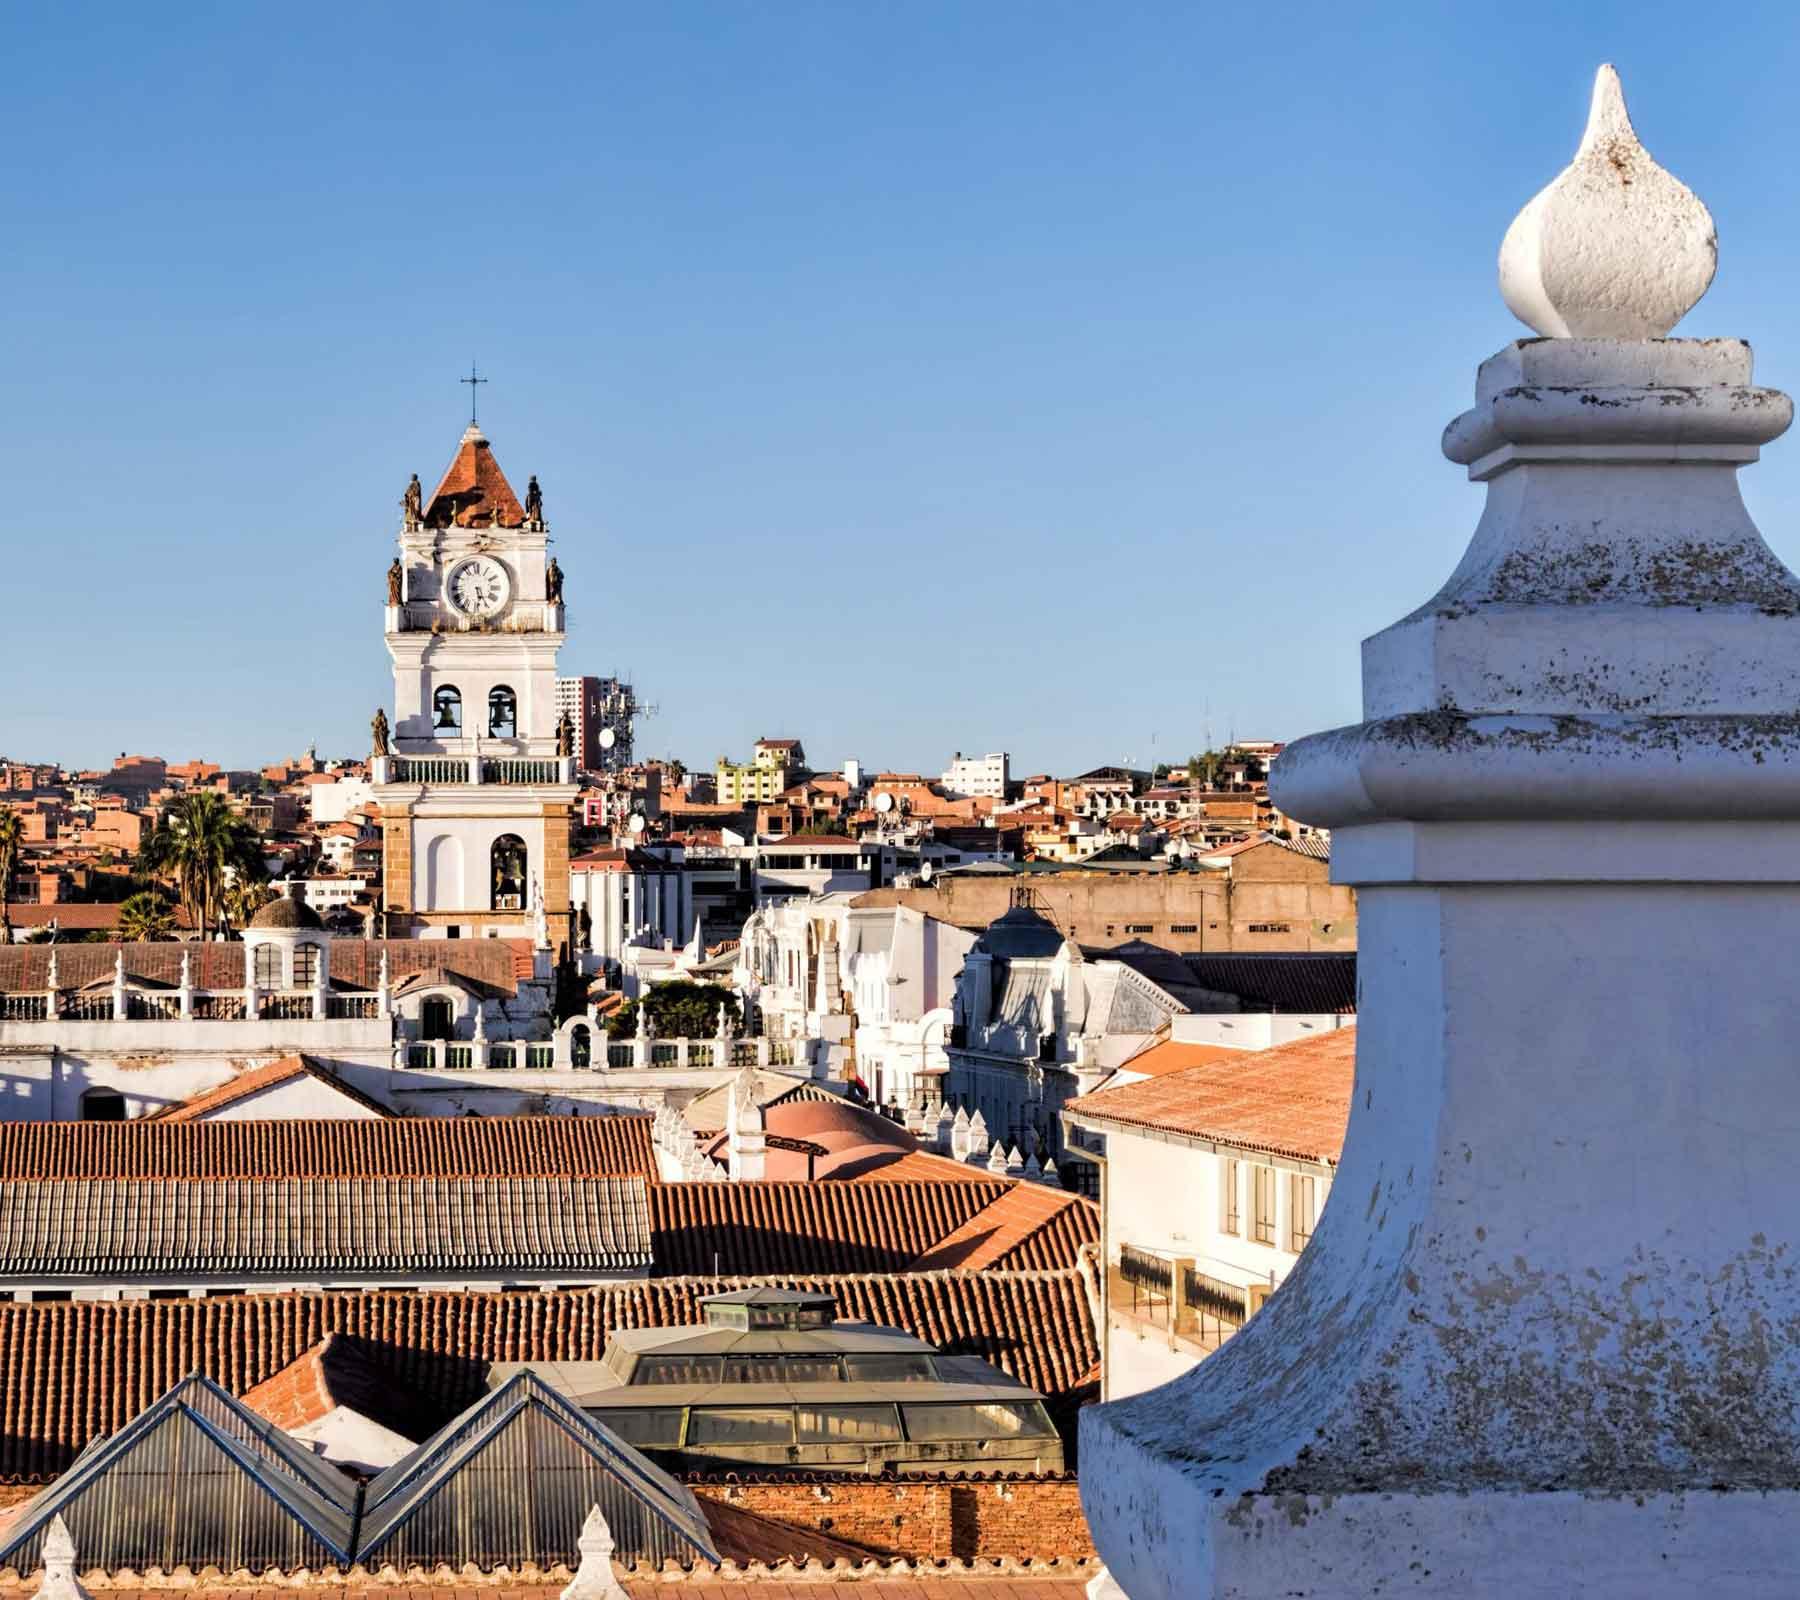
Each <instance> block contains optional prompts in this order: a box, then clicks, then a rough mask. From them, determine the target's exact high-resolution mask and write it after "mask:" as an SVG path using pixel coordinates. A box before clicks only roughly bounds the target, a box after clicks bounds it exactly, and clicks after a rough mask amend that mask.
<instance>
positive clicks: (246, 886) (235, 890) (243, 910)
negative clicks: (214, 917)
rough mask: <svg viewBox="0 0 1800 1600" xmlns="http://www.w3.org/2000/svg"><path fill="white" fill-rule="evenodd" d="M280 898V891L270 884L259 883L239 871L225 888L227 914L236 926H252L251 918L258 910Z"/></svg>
mask: <svg viewBox="0 0 1800 1600" xmlns="http://www.w3.org/2000/svg"><path fill="white" fill-rule="evenodd" d="M279 898H280V895H279V893H278V892H277V891H276V890H275V889H273V888H271V887H270V886H269V885H268V884H266V883H258V882H256V881H254V880H253V879H250V878H246V877H245V876H243V874H242V873H239V874H238V875H236V876H235V877H233V878H232V880H231V883H230V885H229V887H227V889H226V890H225V915H226V917H227V918H228V919H229V920H230V921H231V923H232V924H233V925H234V926H236V927H239V928H247V927H249V926H250V919H251V918H252V917H253V916H255V915H256V913H257V912H259V911H261V910H262V908H263V907H264V906H266V905H267V904H268V903H269V902H270V901H271V900H276V899H279Z"/></svg>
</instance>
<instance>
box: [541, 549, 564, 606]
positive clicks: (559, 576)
mask: <svg viewBox="0 0 1800 1600" xmlns="http://www.w3.org/2000/svg"><path fill="white" fill-rule="evenodd" d="M562 594H563V569H562V568H561V567H559V566H558V565H557V564H556V557H555V556H552V557H551V558H550V564H549V565H548V566H546V567H545V568H544V597H545V598H546V599H547V600H548V601H549V602H550V604H551V605H553V606H559V605H561V604H562Z"/></svg>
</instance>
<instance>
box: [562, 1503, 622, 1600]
mask: <svg viewBox="0 0 1800 1600" xmlns="http://www.w3.org/2000/svg"><path fill="white" fill-rule="evenodd" d="M576 1547H577V1548H578V1549H579V1550H580V1551H581V1565H580V1566H579V1567H578V1568H577V1569H576V1572H575V1576H574V1577H573V1578H572V1579H571V1580H570V1581H569V1586H568V1587H567V1588H566V1589H564V1590H563V1592H562V1594H561V1596H559V1600H627V1597H626V1594H625V1590H624V1589H623V1588H622V1587H621V1586H620V1583H619V1580H618V1577H617V1575H616V1574H615V1573H614V1572H613V1564H612V1558H613V1550H614V1543H613V1536H612V1529H611V1528H609V1527H608V1526H607V1524H606V1516H605V1514H604V1513H603V1512H602V1511H601V1510H600V1508H599V1507H598V1506H595V1507H594V1508H593V1509H592V1510H591V1511H589V1512H588V1514H587V1521H585V1522H584V1523H582V1525H581V1537H580V1538H579V1539H578V1540H576Z"/></svg>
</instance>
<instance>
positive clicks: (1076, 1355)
mask: <svg viewBox="0 0 1800 1600" xmlns="http://www.w3.org/2000/svg"><path fill="white" fill-rule="evenodd" d="M369 1126H374V1124H370V1125H369ZM691 1187H696V1188H697V1187H700V1186H699V1185H693V1186H691ZM704 1187H705V1188H707V1189H709V1190H716V1189H721V1188H726V1187H735V1186H727V1185H723V1184H707V1185H705V1186H704ZM868 1187H870V1188H873V1187H877V1186H874V1185H871V1186H868ZM938 1187H940V1188H945V1189H948V1188H951V1186H945V1185H940V1186H938ZM859 1190H861V1191H862V1192H866V1190H862V1186H854V1185H842V1186H840V1188H839V1190H838V1191H837V1192H858V1191H859ZM952 1192H953V1191H952ZM759 1281H774V1282H776V1283H778V1284H780V1285H782V1286H784V1287H790V1288H797V1289H811V1290H818V1291H821V1292H829V1293H831V1294H833V1295H834V1296H835V1298H836V1300H837V1304H838V1311H839V1314H840V1315H841V1316H843V1317H844V1318H846V1319H854V1320H857V1321H865V1322H874V1323H879V1324H882V1325H883V1326H887V1327H894V1328H900V1329H902V1330H904V1331H905V1332H908V1333H911V1334H914V1335H915V1336H917V1337H919V1338H921V1339H925V1340H928V1341H929V1342H930V1343H932V1344H934V1345H937V1346H939V1347H941V1348H944V1349H947V1350H949V1351H951V1352H952V1353H955V1354H963V1355H976V1356H980V1357H981V1358H982V1359H983V1360H985V1361H990V1362H992V1363H993V1364H994V1365H995V1366H998V1367H1000V1368H1001V1369H1002V1370H1004V1371H1006V1372H1008V1373H1011V1374H1012V1375H1013V1376H1014V1377H1015V1378H1017V1379H1018V1380H1019V1381H1021V1382H1022V1383H1026V1384H1029V1385H1030V1386H1031V1387H1032V1388H1034V1389H1037V1390H1038V1391H1039V1392H1040V1393H1042V1394H1044V1395H1045V1396H1046V1397H1047V1398H1048V1399H1049V1400H1050V1401H1051V1408H1052V1411H1053V1413H1055V1414H1057V1415H1058V1418H1059V1421H1060V1422H1061V1423H1062V1424H1063V1425H1064V1426H1067V1425H1068V1424H1069V1423H1070V1421H1071V1420H1072V1411H1073V1407H1074V1406H1075V1405H1076V1404H1078V1403H1079V1402H1080V1401H1081V1400H1082V1399H1084V1398H1087V1397H1088V1393H1089V1391H1088V1389H1087V1388H1086V1387H1084V1385H1086V1384H1087V1380H1088V1376H1089V1374H1090V1373H1091V1371H1092V1369H1093V1366H1094V1363H1095V1362H1096V1361H1097V1360H1098V1359H1099V1347H1098V1344H1097V1343H1096V1340H1095V1336H1094V1326H1093V1321H1092V1317H1091V1313H1090V1311H1089V1306H1088V1297H1087V1292H1086V1290H1085V1288H1084V1286H1083V1283H1082V1280H1081V1278H1080V1276H1079V1274H1078V1273H1076V1272H1073V1271H1066V1272H986V1273H979V1274H976V1273H908V1274H903V1275H898V1276H854V1277H819V1276H805V1275H800V1276H795V1275H785V1276H779V1277H776V1278H774V1279H773V1280H768V1279H765V1280H759ZM744 1283H745V1280H743V1279H720V1278H671V1279H660V1280H649V1281H639V1282H633V1283H626V1284H617V1285H609V1286H606V1287H603V1288H597V1289H565V1290H550V1291H542V1292H536V1293H529V1294H474V1293H459V1292H454V1291H449V1290H422V1291H395V1290H388V1291H379V1290H326V1291H317V1290H314V1291H298V1292H295V1293H289V1294H264V1295H228V1296H220V1297H219V1298H217V1299H208V1300H125V1301H111V1302H107V1301H93V1300H76V1301H61V1302H48V1303H45V1302H38V1303H35V1304H6V1303H0V1481H3V1482H18V1481H20V1480H29V1481H34V1482H41V1481H43V1480H45V1479H47V1478H50V1477H53V1476H55V1475H56V1474H57V1473H59V1472H61V1471H62V1470H63V1469H64V1468H66V1467H67V1466H68V1464H69V1463H70V1462H71V1461H72V1460H73V1459H74V1458H75V1455H76V1454H77V1453H78V1452H79V1451H80V1450H81V1449H82V1447H83V1446H85V1445H86V1444H88V1443H89V1442H90V1441H91V1440H93V1439H95V1438H98V1437H100V1436H102V1435H104V1434H109V1433H112V1432H114V1431H116V1430H117V1429H118V1428H119V1427H121V1426H122V1425H123V1424H124V1423H126V1422H128V1421H130V1420H131V1418H133V1417H135V1416H136V1415H137V1414H138V1412H140V1411H142V1410H143V1409H144V1407H146V1406H147V1405H149V1404H150V1402H151V1401H153V1400H155V1399H156V1398H157V1397H158V1396H159V1395H161V1394H162V1393H163V1392H164V1391H165V1390H167V1389H168V1388H169V1386H170V1385H171V1384H173V1383H174V1382H176V1380H178V1379H179V1378H181V1377H183V1376H185V1375H186V1374H187V1373H189V1372H193V1371H202V1372H205V1373H206V1374H208V1375H209V1376H210V1377H212V1378H214V1379H216V1380H217V1381H218V1382H219V1383H221V1384H223V1385H224V1386H225V1387H226V1388H227V1389H229V1390H231V1392H232V1393H234V1394H243V1393H244V1392H245V1391H246V1390H251V1389H254V1388H256V1387H257V1386H258V1385H260V1384H263V1383H266V1382H267V1381H268V1380H269V1379H271V1378H273V1377H275V1376H276V1375H277V1374H278V1373H279V1372H281V1371H282V1369H283V1368H285V1367H288V1366H289V1365H291V1364H292V1363H293V1362H294V1361H295V1360H296V1359H298V1358H299V1357H300V1356H301V1355H302V1354H303V1353H304V1352H305V1351H307V1350H308V1349H309V1348H311V1347H312V1346H314V1345H317V1344H318V1343H319V1342H320V1341H321V1340H322V1339H324V1338H325V1337H326V1336H327V1335H328V1334H333V1333H345V1334H352V1335H355V1336H356V1337H358V1338H359V1339H362V1340H365V1341H367V1342H368V1343H369V1344H371V1345H374V1346H379V1347H380V1349H379V1358H380V1360H381V1362H382V1364H383V1367H384V1370H386V1371H387V1372H389V1373H390V1374H391V1375H392V1379H393V1382H394V1383H395V1384H396V1385H397V1386H399V1387H400V1388H402V1389H403V1390H404V1391H405V1392H406V1393H407V1394H408V1395H410V1396H412V1397H413V1403H414V1405H415V1406H416V1408H417V1417H418V1420H417V1421H416V1422H415V1423H413V1424H412V1426H413V1427H414V1428H416V1429H418V1430H419V1431H420V1432H421V1433H425V1432H429V1431H430V1430H431V1429H432V1428H435V1427H438V1426H440V1425H441V1424H442V1423H443V1422H444V1421H446V1420H447V1419H448V1418H449V1417H451V1416H453V1415H454V1414H455V1413H456V1412H457V1411H458V1410H460V1409H461V1408H462V1407H464V1406H466V1405H468V1404H469V1403H470V1402H471V1401H473V1400H475V1399H478V1398H479V1397H480V1395H481V1394H482V1393H483V1392H484V1384H485V1378H486V1372H487V1367H488V1365H489V1364H490V1363H492V1362H495V1361H558V1360H560V1361H596V1360H598V1359H599V1358H600V1357H601V1355H602V1354H603V1353H604V1351H605V1348H606V1341H607V1339H608V1338H609V1337H610V1336H611V1334H612V1333H613V1331H614V1330H615V1329H618V1328H654V1327H668V1326H672V1325H675V1324H690V1323H695V1322H698V1321H699V1320H700V1307H699V1301H700V1298H701V1296H703V1295H707V1294H714V1293H717V1292H719V1291H720V1290H722V1289H732V1288H740V1287H743V1286H744Z"/></svg>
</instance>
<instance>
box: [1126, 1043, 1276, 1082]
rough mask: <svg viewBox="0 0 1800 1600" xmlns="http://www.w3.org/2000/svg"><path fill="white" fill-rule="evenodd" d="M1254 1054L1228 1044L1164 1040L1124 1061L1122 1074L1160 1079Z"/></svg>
mask: <svg viewBox="0 0 1800 1600" xmlns="http://www.w3.org/2000/svg"><path fill="white" fill-rule="evenodd" d="M1253 1053H1254V1052H1251V1051H1246V1050H1239V1049H1235V1048H1234V1047H1233V1046H1231V1045H1228V1044H1180V1043H1178V1042H1176V1041H1175V1040H1173V1039H1164V1040H1162V1041H1161V1042H1160V1043H1159V1044H1153V1045H1150V1046H1148V1047H1147V1048H1145V1049H1143V1050H1140V1051H1139V1052H1138V1053H1137V1054H1136V1055H1134V1056H1131V1057H1129V1058H1128V1059H1126V1060H1124V1061H1121V1062H1120V1063H1119V1070H1120V1071H1121V1072H1136V1073H1141V1074H1142V1075H1143V1076H1144V1077H1146V1078H1160V1077H1161V1076H1162V1075H1163V1074H1164V1073H1165V1072H1181V1071H1183V1070H1185V1069H1186V1068H1188V1067H1203V1066H1207V1065H1209V1064H1210V1063H1212V1062H1214V1061H1230V1060H1233V1059H1236V1060H1239V1061H1241V1060H1242V1059H1243V1058H1244V1057H1245V1056H1246V1055H1249V1054H1253Z"/></svg>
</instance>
